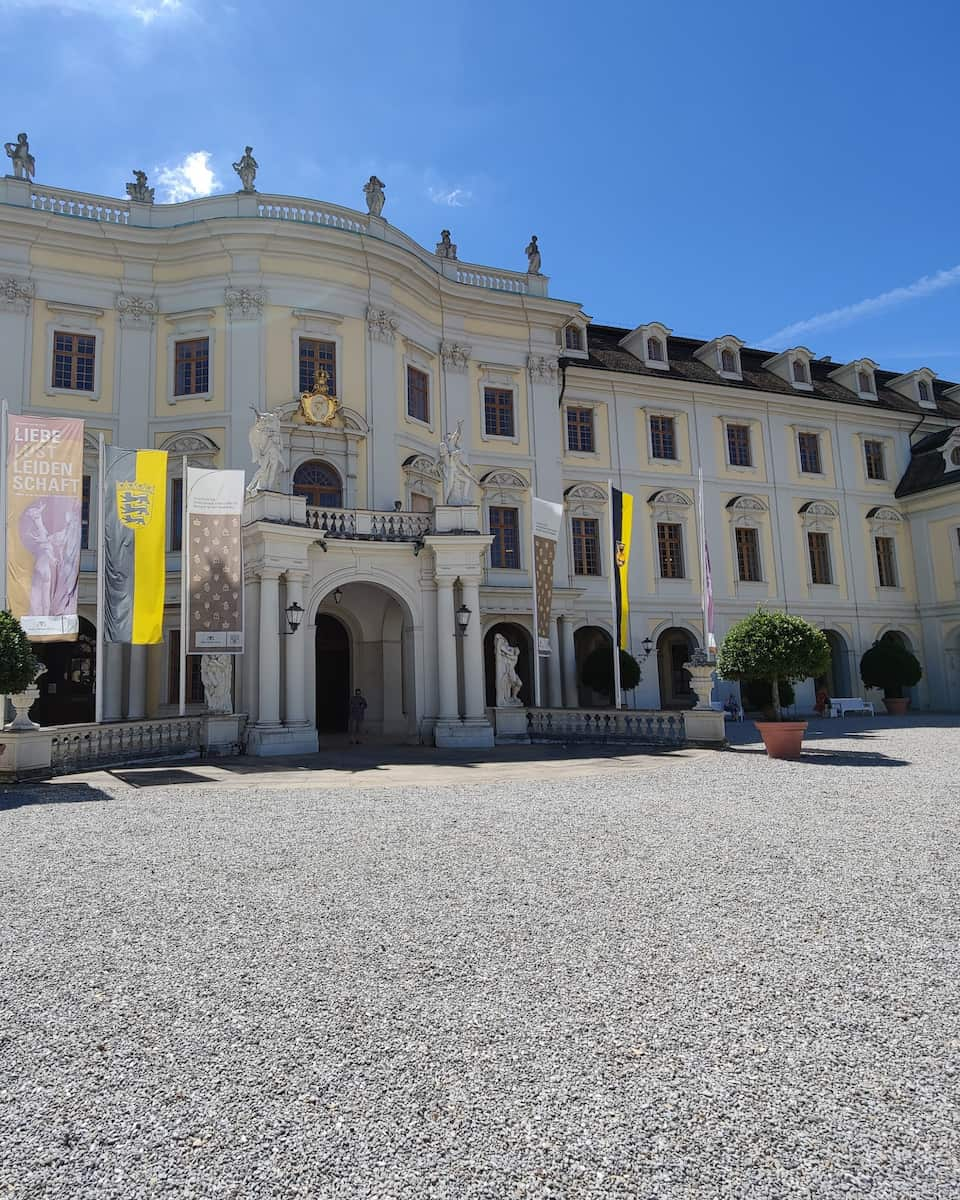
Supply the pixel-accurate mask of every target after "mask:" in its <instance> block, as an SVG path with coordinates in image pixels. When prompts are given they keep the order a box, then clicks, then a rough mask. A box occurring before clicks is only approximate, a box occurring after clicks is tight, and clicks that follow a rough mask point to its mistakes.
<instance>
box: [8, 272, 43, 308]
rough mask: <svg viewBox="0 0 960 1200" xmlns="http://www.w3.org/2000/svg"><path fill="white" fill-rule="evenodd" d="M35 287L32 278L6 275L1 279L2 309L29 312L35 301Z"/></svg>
mask: <svg viewBox="0 0 960 1200" xmlns="http://www.w3.org/2000/svg"><path fill="white" fill-rule="evenodd" d="M35 290H36V289H35V287H34V283H33V280H32V279H25V278H23V277H22V276H19V275H6V276H4V277H3V278H2V279H0V310H2V311H5V312H16V313H28V312H29V311H30V305H31V304H32V303H33V297H34V292H35Z"/></svg>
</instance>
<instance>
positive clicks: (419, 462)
mask: <svg viewBox="0 0 960 1200" xmlns="http://www.w3.org/2000/svg"><path fill="white" fill-rule="evenodd" d="M403 470H404V473H405V474H406V475H408V476H410V477H411V478H413V479H429V480H430V481H431V482H434V483H436V482H438V481H439V479H440V468H439V467H438V465H437V463H436V462H435V461H434V460H433V459H432V458H427V456H426V455H425V454H411V456H410V457H409V458H408V459H407V460H406V461H405V462H404V464H403Z"/></svg>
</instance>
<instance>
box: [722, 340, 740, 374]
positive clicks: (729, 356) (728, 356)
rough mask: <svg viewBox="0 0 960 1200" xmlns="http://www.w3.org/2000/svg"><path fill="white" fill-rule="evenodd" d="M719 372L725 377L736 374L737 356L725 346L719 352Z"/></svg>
mask: <svg viewBox="0 0 960 1200" xmlns="http://www.w3.org/2000/svg"><path fill="white" fill-rule="evenodd" d="M720 370H721V371H723V372H724V373H725V374H726V375H735V374H736V373H737V356H736V355H735V354H734V352H733V351H732V350H730V349H728V348H727V347H726V346H724V348H723V349H722V350H721V351H720Z"/></svg>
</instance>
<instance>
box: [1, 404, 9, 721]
mask: <svg viewBox="0 0 960 1200" xmlns="http://www.w3.org/2000/svg"><path fill="white" fill-rule="evenodd" d="M8 411H9V410H8V405H7V400H6V397H4V398H3V400H0V444H2V446H3V450H2V452H0V523H2V524H0V555H2V557H0V598H2V601H3V603H2V604H0V609H3V610H4V611H6V608H7V604H8V601H9V598H8V596H7V454H8V452H9V447H8V445H7V413H8ZM6 723H7V698H6V696H0V729H2V728H3V727H4V725H6Z"/></svg>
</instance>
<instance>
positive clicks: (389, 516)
mask: <svg viewBox="0 0 960 1200" xmlns="http://www.w3.org/2000/svg"><path fill="white" fill-rule="evenodd" d="M307 528H308V529H316V530H317V532H318V533H322V534H323V535H324V536H325V537H328V538H347V539H352V540H355V541H364V542H417V541H419V540H420V539H421V538H422V537H423V536H424V535H425V534H428V533H433V532H434V519H433V513H424V512H402V511H398V510H396V509H394V510H393V511H392V512H376V511H374V510H372V509H369V508H353V509H348V508H308V509H307Z"/></svg>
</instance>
